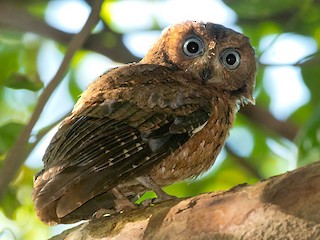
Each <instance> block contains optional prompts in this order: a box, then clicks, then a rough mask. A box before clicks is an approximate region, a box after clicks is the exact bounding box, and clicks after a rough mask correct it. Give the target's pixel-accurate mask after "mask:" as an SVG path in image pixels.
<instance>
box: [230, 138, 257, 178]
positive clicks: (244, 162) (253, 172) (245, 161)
mask: <svg viewBox="0 0 320 240" xmlns="http://www.w3.org/2000/svg"><path fill="white" fill-rule="evenodd" d="M225 149H226V150H227V152H228V153H229V154H230V155H231V156H233V158H235V160H236V161H237V163H238V164H240V165H241V166H242V167H243V168H245V169H246V170H247V171H248V172H249V173H250V174H251V175H252V176H254V177H256V178H258V179H260V180H261V179H263V176H262V175H261V173H260V172H259V171H258V169H256V168H255V167H254V166H253V165H252V164H251V163H250V162H249V159H244V158H242V157H240V156H239V155H237V154H236V153H235V152H234V151H233V150H232V149H231V148H230V147H229V146H228V144H226V145H225Z"/></svg>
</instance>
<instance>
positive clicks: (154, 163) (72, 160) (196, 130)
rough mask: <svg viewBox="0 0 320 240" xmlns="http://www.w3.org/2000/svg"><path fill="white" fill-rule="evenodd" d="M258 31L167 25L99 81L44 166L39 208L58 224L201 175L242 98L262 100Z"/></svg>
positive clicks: (84, 97) (192, 24)
mask: <svg viewBox="0 0 320 240" xmlns="http://www.w3.org/2000/svg"><path fill="white" fill-rule="evenodd" d="M255 72H256V61H255V56H254V50H253V48H252V47H251V45H250V41H249V39H248V38H247V37H246V36H244V35H242V34H240V33H237V32H235V31H233V30H231V29H228V28H225V27H223V26H221V25H217V24H213V23H202V22H192V21H187V22H183V23H181V24H177V25H174V26H172V27H170V28H168V29H166V30H165V31H164V32H163V34H162V35H161V37H160V38H159V40H158V41H157V42H156V43H155V45H154V46H153V47H152V48H151V50H150V51H149V52H148V53H147V55H146V56H145V57H144V58H143V59H142V60H141V61H140V62H139V63H137V64H128V65H126V66H122V67H119V68H115V69H112V70H110V71H108V72H107V73H105V74H104V75H102V76H101V77H100V78H98V79H97V80H95V81H94V82H92V83H91V84H90V85H89V87H88V89H87V90H86V91H85V92H84V93H83V94H82V96H81V98H80V99H79V101H78V102H77V104H76V106H75V107H74V109H73V112H72V114H71V116H69V117H68V118H66V119H65V120H64V121H63V122H62V124H61V126H60V128H59V130H58V132H57V133H56V135H55V136H54V138H53V139H52V141H51V143H50V145H49V147H48V149H47V151H46V153H45V156H44V158H43V161H44V169H43V170H42V171H41V172H39V173H38V174H37V176H36V179H35V183H34V192H33V199H34V201H35V209H36V212H37V214H38V216H39V217H40V219H41V220H42V221H43V222H46V223H48V224H56V223H70V222H75V221H79V220H81V219H90V218H91V217H92V216H93V215H94V214H95V213H96V212H97V211H99V210H101V209H104V210H105V211H106V212H110V213H113V212H114V211H120V210H122V209H125V208H131V207H134V205H133V204H132V203H131V202H129V201H128V200H127V199H129V200H131V201H133V200H135V199H136V197H137V196H140V195H141V194H142V193H143V192H145V191H146V190H148V189H152V190H154V191H155V192H156V194H157V195H158V197H160V198H161V199H166V198H167V197H168V195H165V193H164V192H162V190H161V187H163V186H166V185H169V184H172V183H174V182H177V181H181V180H184V179H187V178H192V177H196V176H198V175H199V174H201V173H203V172H204V171H206V170H207V169H208V168H210V167H211V165H212V164H213V163H214V161H215V159H216V157H217V155H218V153H219V151H220V150H221V148H222V146H223V144H224V142H225V139H226V137H227V135H228V132H229V129H230V128H231V126H232V124H233V121H234V117H235V113H236V112H237V110H238V108H239V106H240V105H241V104H244V103H247V102H253V97H252V94H253V88H254V81H255Z"/></svg>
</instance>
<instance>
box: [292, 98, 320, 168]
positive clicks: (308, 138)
mask: <svg viewBox="0 0 320 240" xmlns="http://www.w3.org/2000/svg"><path fill="white" fill-rule="evenodd" d="M297 145H298V147H299V164H300V165H304V164H307V163H311V162H314V161H318V160H320V147H319V146H320V104H318V106H317V107H316V109H315V110H314V111H313V114H312V115H311V117H310V118H309V121H307V122H306V123H305V124H304V125H303V126H302V128H301V130H300V132H299V135H298V137H297Z"/></svg>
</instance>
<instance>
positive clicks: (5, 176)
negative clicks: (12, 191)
mask: <svg viewBox="0 0 320 240" xmlns="http://www.w3.org/2000/svg"><path fill="white" fill-rule="evenodd" d="M101 4H102V0H95V2H94V7H93V8H92V11H91V13H90V16H89V18H88V20H87V22H86V23H85V25H84V27H83V28H82V30H81V31H80V32H79V33H78V34H76V35H75V36H74V37H73V38H72V40H71V42H70V45H69V47H68V49H67V52H66V54H65V56H64V58H63V61H62V63H61V66H60V68H59V69H58V71H57V73H56V75H55V76H54V77H53V79H52V80H51V82H50V83H49V84H48V85H47V87H46V88H45V89H44V90H43V92H42V94H41V95H40V97H39V100H38V104H37V105H36V107H35V110H34V112H33V114H32V116H31V119H30V121H29V122H28V124H27V125H26V126H25V127H24V129H23V131H22V133H21V135H20V136H19V138H18V139H17V140H16V142H15V144H14V146H13V147H12V149H11V150H10V151H9V153H8V154H7V156H6V158H5V160H4V162H3V165H2V168H1V169H0V176H1V178H0V198H1V197H2V195H3V194H4V192H5V191H6V189H7V187H8V185H9V183H10V182H11V180H12V179H13V178H14V176H15V175H16V173H17V171H18V169H19V168H20V166H21V165H22V163H23V162H24V160H25V158H26V153H27V144H28V140H29V137H30V134H31V131H32V129H33V127H34V125H35V124H36V122H37V121H38V119H39V117H40V114H41V112H42V110H43V108H44V106H45V104H46V103H47V101H48V99H49V97H50V96H51V94H52V92H53V91H54V90H55V89H56V87H57V86H58V85H59V83H60V82H61V81H62V79H63V77H64V76H65V74H66V72H67V69H68V66H69V63H70V61H71V59H72V57H73V55H74V54H75V52H76V51H77V50H78V49H80V48H81V47H82V45H83V44H84V42H85V40H86V38H87V37H88V36H89V34H90V33H91V30H92V28H93V27H94V26H95V25H96V24H97V22H98V21H99V14H100V9H101Z"/></svg>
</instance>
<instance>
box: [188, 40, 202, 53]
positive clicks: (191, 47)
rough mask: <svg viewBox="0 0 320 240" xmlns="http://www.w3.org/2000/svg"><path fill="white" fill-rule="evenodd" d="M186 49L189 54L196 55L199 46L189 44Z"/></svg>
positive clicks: (194, 43)
mask: <svg viewBox="0 0 320 240" xmlns="http://www.w3.org/2000/svg"><path fill="white" fill-rule="evenodd" d="M187 49H188V51H189V52H190V53H196V52H198V50H199V45H198V43H196V42H189V43H188V46H187Z"/></svg>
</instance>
